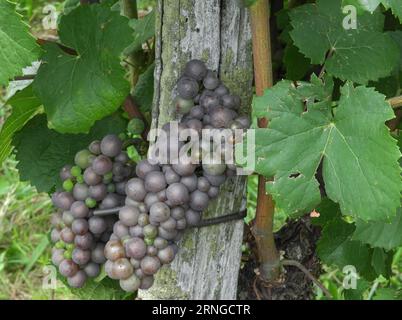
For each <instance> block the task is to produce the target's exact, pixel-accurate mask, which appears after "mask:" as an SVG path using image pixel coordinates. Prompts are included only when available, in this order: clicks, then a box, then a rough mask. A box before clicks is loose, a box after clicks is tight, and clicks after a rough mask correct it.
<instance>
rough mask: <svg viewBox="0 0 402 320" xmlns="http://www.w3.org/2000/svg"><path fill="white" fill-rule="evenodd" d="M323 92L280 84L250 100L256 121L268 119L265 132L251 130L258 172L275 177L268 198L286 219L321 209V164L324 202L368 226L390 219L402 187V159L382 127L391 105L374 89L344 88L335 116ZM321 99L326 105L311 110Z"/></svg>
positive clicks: (397, 205) (287, 82) (397, 203)
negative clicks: (324, 193)
mask: <svg viewBox="0 0 402 320" xmlns="http://www.w3.org/2000/svg"><path fill="white" fill-rule="evenodd" d="M315 81H316V80H315ZM325 88H327V85H322V86H321V89H320V86H319V85H318V84H317V83H316V84H309V85H306V84H301V86H300V87H299V88H298V89H295V88H294V85H293V84H292V83H291V82H289V81H282V82H280V83H279V84H277V85H276V86H275V87H274V88H271V89H269V90H267V91H266V92H265V94H264V96H262V97H258V98H256V99H255V101H254V112H255V114H256V115H257V116H258V117H266V118H268V119H270V124H269V127H268V129H257V130H256V147H255V153H256V168H255V170H256V171H257V172H258V173H260V174H262V175H264V176H267V177H272V176H273V177H274V179H273V181H272V182H268V183H267V191H268V192H269V193H271V194H272V195H273V197H274V198H275V202H276V204H277V206H278V207H279V208H281V209H283V210H284V211H285V212H287V213H288V214H302V213H304V212H306V211H307V210H312V209H314V208H315V207H316V206H317V205H318V204H319V203H320V201H321V194H320V190H319V183H318V181H317V179H316V173H317V170H318V168H319V166H320V164H321V162H322V172H323V178H324V184H325V190H326V192H327V195H328V197H329V198H330V199H331V200H333V201H335V202H337V203H339V204H340V206H341V209H342V213H343V214H345V215H351V216H354V217H358V218H360V219H362V220H365V221H367V220H385V219H389V218H391V217H393V216H394V215H395V212H396V209H397V208H398V207H399V205H400V204H399V198H400V192H401V190H402V183H401V178H400V172H401V169H400V167H399V164H398V159H399V158H400V152H399V149H398V147H397V143H396V140H395V139H393V138H392V137H391V135H390V134H389V130H388V128H387V127H386V126H385V121H387V120H389V119H392V118H393V117H394V113H393V111H392V109H391V107H390V105H389V104H388V103H387V102H386V101H385V97H384V96H383V95H381V94H379V93H377V92H376V91H374V89H371V88H366V87H363V86H360V87H357V88H355V87H353V86H352V85H351V84H350V83H347V84H346V85H345V86H344V87H343V88H341V99H340V101H339V103H338V105H337V107H336V108H334V109H332V112H333V115H332V113H331V101H329V100H326V99H325V97H326V96H327V93H328V92H329V91H330V90H329V89H328V88H327V89H325ZM314 91H315V92H316V93H315V94H313V92H314ZM304 93H308V94H309V97H310V100H306V98H305V97H304ZM314 96H315V97H316V98H315V99H313V101H311V97H314ZM318 97H320V99H323V98H324V99H323V100H321V101H319V102H316V101H315V100H316V99H317V98H318ZM329 98H330V97H327V99H329ZM306 106H307V109H306Z"/></svg>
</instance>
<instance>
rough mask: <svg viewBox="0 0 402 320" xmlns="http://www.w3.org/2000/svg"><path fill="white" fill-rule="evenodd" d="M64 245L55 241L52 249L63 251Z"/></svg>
mask: <svg viewBox="0 0 402 320" xmlns="http://www.w3.org/2000/svg"><path fill="white" fill-rule="evenodd" d="M65 245H66V244H65V243H64V242H63V241H61V240H60V241H57V242H56V243H55V245H54V247H55V248H56V249H64V247H65Z"/></svg>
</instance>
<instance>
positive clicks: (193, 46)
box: [138, 0, 253, 299]
mask: <svg viewBox="0 0 402 320" xmlns="http://www.w3.org/2000/svg"><path fill="white" fill-rule="evenodd" d="M239 3H240V1H234V0H225V1H224V0H180V1H177V0H159V1H158V6H157V12H158V14H157V18H156V29H157V30H156V36H157V40H156V68H155V88H156V89H155V95H154V107H153V123H152V127H154V128H155V127H160V126H161V125H163V124H164V123H165V122H167V121H170V120H172V119H176V115H175V113H174V108H173V99H174V97H175V96H176V92H175V84H176V81H177V79H178V77H179V76H180V74H181V72H182V69H183V66H184V64H185V63H186V62H187V61H188V60H190V59H192V58H198V59H202V60H204V61H206V63H207V65H208V67H209V68H211V69H214V70H216V71H217V72H218V74H219V76H220V77H221V79H222V80H223V81H224V82H225V84H226V85H227V86H228V87H229V88H230V90H231V91H232V92H233V93H237V94H239V95H240V96H241V97H242V111H243V113H249V110H250V105H251V96H252V89H251V88H252V79H253V70H252V68H253V67H252V57H251V47H252V44H251V31H250V24H249V17H248V13H247V10H246V9H245V8H241V7H240V6H239ZM244 205H245V178H244V177H234V178H231V179H229V180H228V181H227V182H226V183H225V184H224V185H223V186H222V187H221V195H220V197H219V198H218V199H216V200H215V201H213V202H212V203H211V204H210V206H209V208H208V209H207V211H206V212H205V213H204V214H203V216H204V217H205V218H208V217H215V216H220V215H223V214H227V213H232V212H237V211H239V210H240V209H241V208H242V206H244ZM242 238H243V221H236V222H231V223H227V224H220V225H215V226H210V227H206V228H202V229H191V230H188V231H187V232H186V234H185V236H184V237H183V240H182V241H180V243H179V244H178V246H179V253H178V254H177V256H176V259H175V260H174V262H173V263H172V264H171V265H169V266H164V267H163V268H162V269H161V270H160V271H159V273H158V274H157V276H156V279H155V284H154V286H153V287H152V288H151V289H149V290H146V291H143V290H140V292H139V294H138V297H139V298H141V299H236V292H237V278H238V272H239V268H240V258H241V243H242Z"/></svg>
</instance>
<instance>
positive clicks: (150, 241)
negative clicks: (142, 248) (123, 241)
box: [144, 238, 154, 246]
mask: <svg viewBox="0 0 402 320" xmlns="http://www.w3.org/2000/svg"><path fill="white" fill-rule="evenodd" d="M144 242H145V244H146V245H147V246H152V245H153V244H154V239H151V238H145V239H144Z"/></svg>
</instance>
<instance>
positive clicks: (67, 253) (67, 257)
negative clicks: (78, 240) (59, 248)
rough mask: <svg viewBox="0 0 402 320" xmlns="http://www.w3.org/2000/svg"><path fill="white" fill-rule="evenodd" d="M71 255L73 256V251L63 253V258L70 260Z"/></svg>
mask: <svg viewBox="0 0 402 320" xmlns="http://www.w3.org/2000/svg"><path fill="white" fill-rule="evenodd" d="M72 254H73V250H66V251H64V258H66V259H71V256H72Z"/></svg>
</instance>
